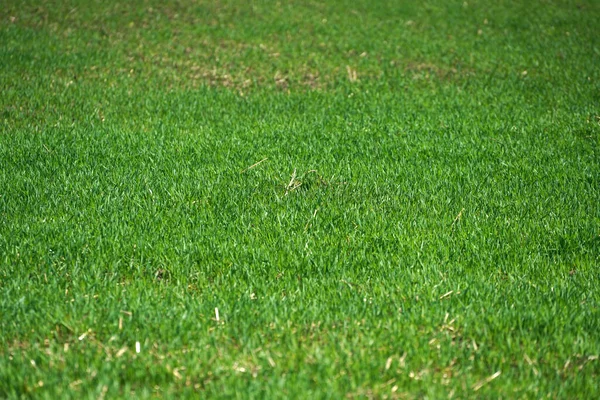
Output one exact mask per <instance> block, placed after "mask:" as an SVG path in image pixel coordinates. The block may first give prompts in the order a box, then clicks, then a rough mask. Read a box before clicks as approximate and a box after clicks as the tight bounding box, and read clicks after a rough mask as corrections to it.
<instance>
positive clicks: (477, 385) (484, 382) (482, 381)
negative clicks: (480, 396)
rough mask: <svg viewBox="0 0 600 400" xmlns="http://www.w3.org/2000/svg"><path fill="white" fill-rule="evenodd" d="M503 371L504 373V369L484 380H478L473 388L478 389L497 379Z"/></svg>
mask: <svg viewBox="0 0 600 400" xmlns="http://www.w3.org/2000/svg"><path fill="white" fill-rule="evenodd" d="M501 373H502V371H497V372H496V373H495V374H494V375H491V376H488V377H487V378H485V379H484V380H481V381H479V382H477V383H476V384H474V385H473V390H474V391H478V390H479V389H481V388H482V387H483V386H484V385H486V384H487V383H490V382H491V381H493V380H494V379H496V378H497V377H499V376H500V374H501Z"/></svg>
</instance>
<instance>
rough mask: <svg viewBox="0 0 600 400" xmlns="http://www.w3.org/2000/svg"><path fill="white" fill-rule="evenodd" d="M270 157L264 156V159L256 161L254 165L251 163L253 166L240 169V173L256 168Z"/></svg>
mask: <svg viewBox="0 0 600 400" xmlns="http://www.w3.org/2000/svg"><path fill="white" fill-rule="evenodd" d="M268 159H269V158H268V157H265V158H263V159H262V160H260V161H257V162H255V163H254V164H252V165H251V166H249V167H248V168H246V169H243V170H241V171H240V174H243V173H244V172H246V171H249V170H251V169H252V168H255V167H257V166H258V165H260V164H262V163H263V162H265V161H267V160H268Z"/></svg>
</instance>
